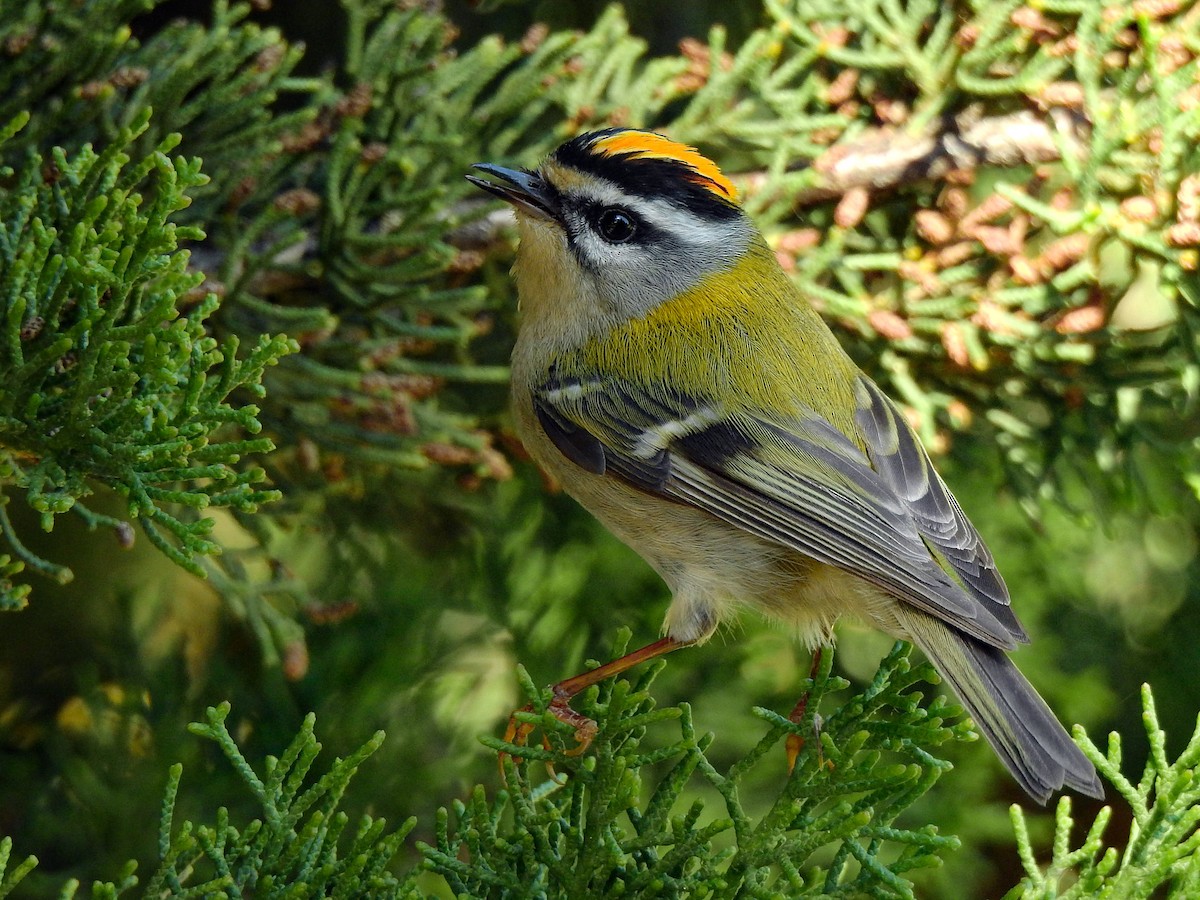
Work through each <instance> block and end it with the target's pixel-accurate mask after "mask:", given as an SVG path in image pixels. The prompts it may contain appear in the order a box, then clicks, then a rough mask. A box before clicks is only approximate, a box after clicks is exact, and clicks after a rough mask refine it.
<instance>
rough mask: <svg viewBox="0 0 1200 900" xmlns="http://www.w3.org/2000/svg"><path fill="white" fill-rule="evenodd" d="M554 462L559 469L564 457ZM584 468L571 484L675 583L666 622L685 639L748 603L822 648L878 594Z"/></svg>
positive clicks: (698, 638)
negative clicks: (841, 619)
mask: <svg viewBox="0 0 1200 900" xmlns="http://www.w3.org/2000/svg"><path fill="white" fill-rule="evenodd" d="M563 464H564V465H573V464H572V463H569V462H567V461H565V460H564V461H563ZM549 468H550V472H551V474H552V475H556V474H557V473H555V472H554V468H557V466H551V467H549ZM573 474H574V473H573ZM584 474H585V477H584V478H582V479H580V478H579V477H578V475H577V474H576V477H574V478H572V479H571V481H570V482H569V483H570V485H571V489H570V491H569V492H570V493H571V495H572V496H573V497H574V498H575V499H576V500H578V501H579V502H580V503H581V504H582V505H583V506H584V507H585V508H586V509H587V510H588V511H589V512H591V513H592V514H593V515H594V516H596V518H597V519H599V520H600V521H601V523H603V524H604V525H605V526H606V527H607V528H608V529H609V530H610V531H611V532H613V534H615V535H616V536H617V537H618V538H620V539H621V540H622V541H623V542H625V543H626V544H628V545H629V546H630V547H632V548H633V549H634V550H635V551H636V552H637V553H638V554H639V555H640V556H641V557H642V558H643V559H645V560H646V561H647V562H648V563H649V564H650V565H651V566H653V567H654V569H655V570H656V571H657V572H658V573H659V575H661V576H662V578H663V580H664V581H665V582H666V583H667V585H668V586H669V587H670V588H671V591H672V594H673V599H672V602H671V606H670V608H669V609H668V611H667V615H666V620H665V622H664V626H663V630H664V632H665V633H666V634H668V635H670V636H671V637H673V638H676V639H677V640H680V641H685V642H689V643H690V642H702V641H705V640H707V639H708V638H709V637H711V636H712V634H713V632H714V631H716V629H717V627H718V626H719V625H720V623H721V622H722V621H725V620H727V619H728V618H730V617H731V616H732V615H733V614H734V613H735V612H736V611H737V610H738V609H739V608H742V607H749V608H751V609H754V610H756V611H757V612H759V613H762V614H764V615H766V616H768V617H770V618H772V619H777V620H780V621H781V622H783V623H785V624H787V625H788V626H790V627H792V628H793V629H794V630H795V633H796V636H797V637H798V638H799V639H800V640H802V641H803V642H804V643H805V644H806V645H808V646H810V647H814V646H818V645H821V644H825V643H828V642H829V641H830V640H831V639H832V629H833V625H834V623H835V622H836V621H837V619H838V618H839V617H840V616H842V615H846V614H850V615H855V616H861V615H862V614H863V613H865V612H867V606H868V605H869V603H870V598H871V596H872V595H877V593H878V592H877V591H876V590H875V589H874V588H872V587H870V586H869V585H867V584H865V583H864V582H862V581H861V580H860V579H858V578H856V577H854V576H852V575H849V574H848V573H846V572H843V571H841V570H840V569H837V568H834V567H832V566H828V565H825V564H823V563H820V562H817V561H816V560H813V559H811V558H809V557H806V556H804V555H802V554H800V553H797V552H796V551H794V550H792V549H790V548H788V547H785V546H783V545H781V544H778V543H775V542H772V541H767V540H764V539H763V538H760V537H757V536H755V535H753V534H751V533H749V532H747V531H744V530H742V529H740V528H737V527H735V526H733V525H730V524H728V523H726V522H723V521H721V520H720V519H717V518H716V517H715V516H713V515H711V514H710V513H707V512H704V511H703V510H699V509H695V508H693V507H690V506H687V505H686V504H682V503H675V502H671V501H667V500H664V499H662V498H660V497H654V496H651V495H649V494H646V493H644V492H642V491H640V490H638V489H636V488H634V487H631V486H630V485H628V484H625V483H624V482H621V481H619V480H617V479H615V478H613V477H612V476H596V475H591V474H589V473H584ZM867 617H868V618H870V616H867Z"/></svg>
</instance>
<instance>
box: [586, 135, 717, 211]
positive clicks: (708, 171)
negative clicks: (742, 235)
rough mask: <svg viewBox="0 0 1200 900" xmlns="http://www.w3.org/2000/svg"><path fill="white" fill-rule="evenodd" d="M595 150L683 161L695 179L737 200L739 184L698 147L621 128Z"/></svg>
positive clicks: (610, 154) (710, 188)
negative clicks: (734, 184)
mask: <svg viewBox="0 0 1200 900" xmlns="http://www.w3.org/2000/svg"><path fill="white" fill-rule="evenodd" d="M591 149H592V150H593V152H596V153H599V154H601V155H603V156H628V157H632V158H634V159H669V160H673V161H675V162H678V163H682V164H683V165H684V166H686V167H687V168H689V169H691V170H692V171H693V172H694V173H695V177H693V178H692V179H691V180H692V181H693V182H695V183H696V184H700V185H702V186H703V187H706V188H708V189H709V190H711V191H712V192H713V193H714V194H723V195H724V197H725V198H726V199H727V200H732V201H733V202H735V203H736V202H737V200H738V192H737V188H735V187H734V186H733V182H732V181H730V180H729V179H728V178H726V177H725V175H724V174H723V173H722V172H721V170H720V169H718V168H717V164H716V163H714V162H713V161H712V160H711V159H709V158H708V157H706V156H704V155H703V154H701V153H700V151H699V150H697V149H696V148H695V147H689V146H688V145H687V144H680V143H679V142H678V141H673V140H671V139H670V138H667V137H663V136H662V135H661V134H655V133H654V132H652V131H618V132H617V133H616V134H611V135H609V136H608V137H605V138H601V139H600V140H598V141H596V143H594V144H592V147H591Z"/></svg>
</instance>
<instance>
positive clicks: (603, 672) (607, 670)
mask: <svg viewBox="0 0 1200 900" xmlns="http://www.w3.org/2000/svg"><path fill="white" fill-rule="evenodd" d="M686 646H687V644H686V643H685V642H683V641H677V640H675V639H674V638H669V637H665V638H662V639H660V640H657V641H655V642H654V643H653V644H647V645H646V646H645V647H642V648H641V649H639V650H634V651H633V652H632V653H627V654H625V655H624V656H622V657H621V658H620V659H614V660H613V661H612V662H608V663H605V664H604V665H602V666H600V667H599V668H595V669H591V670H589V671H587V672H581V673H580V674H578V675H576V676H574V677H573V678H568V679H566V680H565V681H560V682H559V683H558V684H556V685H554V687H552V688H551V689H550V690H551V692H552V694H553V696H552V697H551V699H550V707H549V708H550V712H551V713H552V714H553V715H554V718H556V719H558V721H560V722H565V723H566V724H568V725H571V726H573V727H574V728H575V740H576V741H577V742H578V746H576V747H575V748H573V749H571V750H569V751H567V756H578V755H579V754H581V753H583V752H584V751H585V750H587V748H588V746H589V745H590V744H591V743H592V739H593V738H595V737H596V723H595V722H594V721H592V720H591V719H589V718H588V717H587V716H585V715H583V713H579V712H576V711H575V710H573V709H572V708H571V698H572V697H574V696H575V695H576V694H578V693H579V692H580V691H585V690H587V689H588V688H590V687H591V686H592V685H593V684H599V683H600V682H601V681H604V680H605V679H606V678H612V677H613V676H615V675H620V674H621V673H622V672H627V671H629V670H630V669H632V668H633V667H634V666H636V665H640V664H641V663H644V662H647V661H648V660H651V659H657V658H658V657H660V656H663V655H665V654H667V653H670V652H671V651H672V650H678V649H679V648H680V647H686ZM532 709H533V707H532V705H530V706H525V707H522V709H520V710H518V712H530V711H532ZM533 728H534V726H533V725H531V724H529V723H527V722H518V721H517V718H516V714H515V713H514V714H513V715H512V716H511V717H510V718H509V720H508V728H507V729H506V730H505V732H504V740H506V741H508V742H509V743H513V744H524V743H525V741H526V739H527V738H528V737H529V733H530V732H531V731H533ZM543 743H545V742H544V741H543Z"/></svg>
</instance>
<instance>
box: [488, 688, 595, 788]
mask: <svg viewBox="0 0 1200 900" xmlns="http://www.w3.org/2000/svg"><path fill="white" fill-rule="evenodd" d="M570 699H571V698H570V696H568V695H565V694H560V693H558V692H557V691H556V692H555V695H554V697H553V699H551V701H550V704H549V706H547V707H546V709H547V711H548V712H549V713H550V714H551V715H552V716H554V718H556V719H558V721H560V722H562V723H563V724H564V725H570V726H571V727H572V728H574V729H575V746H574V747H572V748H571V749H570V750H564V751H563V756H572V757H574V756H582V755H583V754H584V753H586V752H587V749H588V747H590V746H591V745H592V741H593V740H595V738H596V733H597V731H598V726H597V725H596V722H595V720H594V719H590V718H588V717H587V716H585V715H584V714H583V713H581V712H576V711H575V710H574V709H572V708H571V704H570ZM533 711H534V709H533V705H532V704H527V705H525V706H523V707H521V708H520V709H518V710H515V711H514V712H513V714H512V715H511V716H509V717H508V727H507V728H506V729H505V730H504V740H505V742H506V743H509V744H516V745H517V746H518V747H524V746H525V743H526V741H528V740H529V735H530V734H532V733H533V730H534V728H536V727H537V723H535V722H525V721H522V720H521V719H520V718H518V716H519V714H520V713H531V712H533ZM542 748H543V749H545V750H550V749H551V747H550V738H549V737H548V736H547V735H546V733H545V732H543V733H542ZM510 756H511V758H512V760H513V762H514V763H516V764H517V765H519V764H520V763H521V759H520V757H516V756H512V755H511V754H509V753H507V752H501V754H500V758H499V763H500V775H501V777H504V760H505V758H506V757H510ZM546 768H547V769H549V770H550V777H551V778H555V779H556V780H557V777H558V776H557V773H556V772H555V771H554V766H553V765H551V764H550V763H549V762H547V763H546Z"/></svg>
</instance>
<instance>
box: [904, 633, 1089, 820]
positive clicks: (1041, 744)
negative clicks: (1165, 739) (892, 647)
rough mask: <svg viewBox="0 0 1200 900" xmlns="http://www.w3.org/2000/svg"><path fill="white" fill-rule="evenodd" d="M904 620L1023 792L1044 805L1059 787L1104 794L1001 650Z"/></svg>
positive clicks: (1084, 761) (1063, 732)
mask: <svg viewBox="0 0 1200 900" xmlns="http://www.w3.org/2000/svg"><path fill="white" fill-rule="evenodd" d="M905 618H906V619H907V621H906V622H905V623H904V624H905V625H906V626H907V628H908V630H909V632H910V634H911V635H912V639H913V641H914V643H916V645H917V646H918V647H920V648H921V649H922V650H923V651H924V652H925V655H926V656H928V657H929V660H930V662H932V663H933V665H934V667H935V668H936V669H937V670H938V672H939V673H941V675H942V677H943V678H945V679H946V681H948V682H949V683H950V686H951V687H952V688H953V689H954V692H955V693H956V694H957V695H958V698H959V699H960V700H961V701H962V704H963V706H965V707H966V709H967V712H968V713H970V715H971V718H972V719H974V720H975V724H976V726H978V728H979V730H980V731H981V732H982V733H983V736H984V737H985V738H987V741H988V743H989V744H991V745H992V748H993V749H994V750H995V751H996V755H997V756H999V757H1000V760H1001V762H1003V763H1004V765H1005V767H1006V768H1007V769H1008V770H1009V772H1011V773H1012V775H1013V777H1014V778H1015V779H1016V780H1017V782H1018V783H1019V784H1020V785H1021V787H1022V788H1023V789H1024V790H1025V792H1026V793H1028V794H1029V795H1030V796H1031V797H1033V798H1034V799H1035V800H1037V801H1038V802H1039V803H1041V804H1042V805H1045V804H1046V802H1047V801H1048V800H1049V799H1050V797H1051V796H1052V795H1053V794H1055V793H1057V792H1058V791H1061V790H1062V788H1063V786H1064V785H1065V786H1066V787H1070V788H1073V789H1074V790H1076V791H1078V792H1079V793H1081V794H1085V795H1087V796H1088V797H1096V798H1098V799H1102V798H1103V797H1104V788H1103V786H1102V785H1101V783H1100V778H1099V776H1098V775H1097V774H1096V768H1095V766H1093V765H1092V763H1091V761H1090V760H1088V758H1087V757H1086V756H1084V755H1083V751H1081V750H1080V749H1079V748H1078V747H1077V746H1076V745H1075V742H1074V741H1072V740H1071V737H1070V735H1068V734H1067V732H1066V729H1064V728H1063V727H1062V725H1061V724H1060V723H1059V721H1058V719H1057V718H1055V716H1054V713H1052V712H1051V711H1050V708H1049V707H1048V706H1047V705H1046V701H1045V700H1043V699H1042V698H1041V697H1040V696H1039V695H1038V692H1037V691H1036V690H1034V688H1033V685H1031V684H1030V683H1029V682H1028V681H1027V680H1026V679H1025V676H1024V675H1022V674H1021V673H1020V671H1018V669H1017V667H1016V666H1015V665H1013V663H1012V660H1010V659H1009V658H1008V655H1007V654H1006V653H1005V652H1004V651H1003V650H1001V649H999V648H997V647H991V646H988V645H987V644H984V643H982V642H981V641H977V640H974V639H972V638H970V637H967V636H964V635H961V634H958V633H956V632H955V631H953V630H952V629H951V628H949V627H948V626H947V625H945V624H944V623H942V622H939V621H938V620H936V619H934V618H932V617H930V616H927V615H924V614H920V613H918V614H915V615H911V616H906V617H905Z"/></svg>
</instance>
